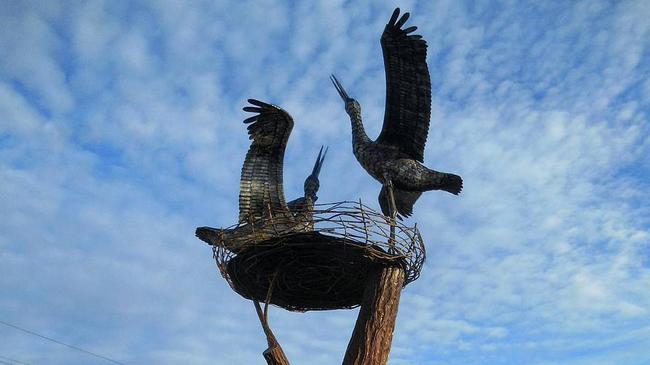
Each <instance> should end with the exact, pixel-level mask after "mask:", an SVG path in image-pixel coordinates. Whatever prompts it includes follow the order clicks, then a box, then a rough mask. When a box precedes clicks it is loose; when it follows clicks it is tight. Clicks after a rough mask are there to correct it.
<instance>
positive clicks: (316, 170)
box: [311, 146, 329, 177]
mask: <svg viewBox="0 0 650 365" xmlns="http://www.w3.org/2000/svg"><path fill="white" fill-rule="evenodd" d="M328 150H329V147H327V148H326V149H325V153H323V146H321V147H320V151H318V157H316V163H314V169H313V170H312V171H311V174H312V176H315V177H318V174H320V168H321V167H322V166H323V161H325V156H327V151H328ZM321 155H322V157H321Z"/></svg>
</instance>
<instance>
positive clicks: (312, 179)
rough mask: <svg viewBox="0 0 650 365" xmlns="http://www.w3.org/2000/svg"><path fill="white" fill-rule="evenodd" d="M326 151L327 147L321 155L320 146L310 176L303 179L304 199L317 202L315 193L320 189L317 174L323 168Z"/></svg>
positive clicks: (321, 149)
mask: <svg viewBox="0 0 650 365" xmlns="http://www.w3.org/2000/svg"><path fill="white" fill-rule="evenodd" d="M328 149H329V147H328V148H326V149H325V153H323V147H322V146H321V148H320V151H319V152H318V157H317V158H316V162H315V163H314V168H313V169H312V171H311V174H310V175H309V176H307V179H305V185H304V188H305V197H308V198H311V200H312V201H313V202H316V200H318V196H316V193H317V192H318V189H319V188H320V182H319V181H318V174H320V169H321V167H322V166H323V161H325V156H326V155H327V150H328Z"/></svg>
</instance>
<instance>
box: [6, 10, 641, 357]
mask: <svg viewBox="0 0 650 365" xmlns="http://www.w3.org/2000/svg"><path fill="white" fill-rule="evenodd" d="M397 6H399V7H400V8H401V9H403V10H404V11H410V12H411V14H412V17H411V19H410V20H409V21H408V23H407V24H409V25H417V26H418V31H417V33H418V34H421V35H422V36H423V37H424V39H426V40H427V42H428V46H429V48H428V58H427V60H428V65H429V70H430V73H431V79H432V90H433V92H432V94H433V98H432V99H433V100H432V113H431V128H430V131H429V136H428V143H427V147H426V152H425V163H426V165H427V166H429V167H430V168H434V169H437V170H440V171H448V172H454V173H457V174H460V175H461V176H462V177H463V179H464V190H463V192H462V194H461V195H460V196H458V197H456V196H453V195H451V194H447V193H444V192H429V193H426V194H424V195H423V196H422V198H421V199H420V200H419V201H418V202H417V204H416V205H415V213H414V215H413V217H412V218H411V219H409V220H407V224H409V225H412V224H414V223H416V222H417V223H418V227H420V229H421V233H422V236H423V238H424V241H425V243H426V247H427V262H426V264H425V266H424V268H423V271H422V276H421V277H420V279H419V280H418V281H416V282H413V283H412V284H410V285H409V286H407V287H406V288H405V290H404V292H403V295H402V298H401V303H400V311H399V315H398V318H397V327H396V330H395V336H394V341H393V347H392V352H391V357H390V359H389V364H394V365H409V364H413V365H415V364H418V365H420V364H422V365H442V364H445V365H455V364H463V365H472V364H495V365H500V364H521V363H526V364H530V365H547V364H566V365H583V364H590V365H600V364H603V365H604V364H617V365H647V364H649V363H650V352H649V351H648V349H649V348H650V290H648V288H650V197H649V195H648V193H647V192H648V191H649V190H650V157H648V156H650V138H649V136H650V126H649V125H648V123H647V119H648V116H650V77H648V75H650V22H648V21H647V19H649V18H650V2H648V1H643V0H639V1H597V0H588V1H545V2H537V1H514V0H513V1H480V0H477V1H457V0H436V1H421V2H418V1H400V2H390V1H372V2H363V1H345V2H344V1H338V0H332V1H329V0H328V1H321V2H318V1H313V2H292V1H288V2H287V1H219V0H217V1H128V2H127V1H120V0H118V1H100V0H97V1H87V2H86V1H59V2H55V1H15V0H4V1H1V2H0V211H1V212H2V214H1V218H0V321H3V322H6V323H10V324H12V325H15V326H19V327H21V328H25V329H28V330H30V331H34V332H36V333H39V334H41V335H44V336H48V337H51V338H54V339H56V340H58V341H61V342H64V343H67V344H71V345H74V346H77V347H80V348H83V349H86V350H89V351H92V352H95V353H97V354H101V355H103V356H106V357H109V358H111V359H114V360H116V361H119V362H121V363H124V364H130V365H131V364H162V365H165V364H178V363H184V364H197V365H200V364H264V363H265V362H264V360H263V358H262V356H261V352H262V351H263V350H264V349H266V341H265V338H264V336H263V334H262V330H261V327H260V325H259V322H258V320H257V318H256V316H255V312H254V308H253V305H252V303H250V302H249V301H246V300H244V299H243V298H241V297H239V296H238V295H237V294H235V293H234V292H233V291H232V290H231V289H230V288H229V287H228V285H227V283H226V282H225V280H223V278H221V276H220V275H219V273H218V271H217V269H216V266H215V263H214V261H213V259H212V252H211V249H210V248H209V246H207V245H206V244H204V243H203V242H201V241H199V240H198V239H196V238H195V237H194V229H195V227H197V226H204V225H208V226H213V227H222V226H230V225H232V224H234V223H236V220H237V214H238V213H237V196H238V189H239V172H240V169H241V164H242V162H243V160H244V156H245V153H246V151H247V149H248V146H249V141H248V136H247V134H246V130H245V128H244V125H243V124H242V123H241V121H242V120H243V119H245V118H246V113H244V112H243V111H241V108H242V107H243V106H245V105H246V99H248V98H257V99H260V100H263V101H268V102H272V103H274V104H277V105H279V106H281V107H282V108H284V109H285V110H287V111H288V112H289V113H290V114H291V115H292V116H293V118H294V120H295V126H294V129H293V132H292V135H291V138H290V139H289V144H288V147H287V151H286V155H285V171H284V180H285V183H284V186H285V193H286V196H287V199H288V200H291V199H294V198H296V197H299V196H301V195H302V184H303V181H304V179H305V177H306V176H307V175H308V174H309V172H310V171H311V167H312V166H313V162H314V160H315V158H316V155H317V153H318V150H319V148H320V146H321V145H327V146H329V153H328V155H327V160H326V161H325V164H324V166H323V169H322V172H321V189H320V191H319V202H335V201H340V200H357V199H362V201H364V202H365V203H366V204H368V205H370V206H373V207H375V208H378V203H377V194H378V192H379V189H380V185H379V183H377V182H376V181H374V180H373V179H372V178H371V177H370V176H368V175H367V174H366V173H365V171H364V170H363V169H362V168H361V166H360V165H359V164H358V162H357V161H356V160H355V159H354V157H353V155H352V153H351V152H352V148H351V135H350V122H349V119H348V117H347V115H346V114H345V111H344V105H343V103H342V102H341V99H340V97H339V96H338V95H337V93H336V91H335V89H334V87H333V86H332V85H331V83H330V81H329V79H328V77H329V75H330V73H334V74H335V75H336V76H337V77H338V78H339V80H340V81H341V83H342V84H343V85H344V86H345V88H346V90H347V91H348V93H349V94H350V95H351V96H352V97H354V98H356V99H357V100H358V101H359V102H360V104H361V106H362V115H363V117H364V121H365V125H366V130H367V132H368V134H369V135H370V137H371V138H375V137H376V136H377V135H378V133H379V131H380V129H381V121H382V120H383V108H384V98H385V87H384V85H385V81H384V80H385V79H384V69H383V60H382V56H381V48H380V44H379V38H380V35H381V32H382V31H383V27H384V25H385V23H386V22H387V21H388V19H389V18H390V15H391V13H392V11H393V9H394V8H395V7H397ZM356 314H357V310H339V311H329V312H308V313H291V312H287V311H285V310H283V309H280V308H276V307H273V308H271V311H270V323H271V326H272V328H273V329H274V331H275V333H276V336H277V337H278V339H279V341H280V343H281V344H282V346H283V348H284V350H285V352H286V353H287V356H288V357H289V359H290V360H291V362H292V363H295V364H315V365H321V364H322V365H325V364H333V363H340V361H341V360H342V358H343V355H344V352H345V348H346V345H347V342H348V339H349V336H350V333H351V331H352V328H353V326H354V321H355V318H356ZM0 339H1V340H0V356H1V357H0V359H3V361H4V362H5V363H10V364H16V363H18V362H16V361H13V360H7V359H14V360H17V361H20V362H23V363H29V364H33V365H48V364H72V365H76V364H107V363H109V362H107V361H105V360H102V359H99V358H96V357H92V356H90V355H88V354H86V353H82V352H79V351H75V350H73V349H70V348H67V347H65V346H61V345H58V344H55V343H52V342H48V341H45V340H44V339H42V338H39V337H36V336H33V335H29V334H27V333H25V332H21V331H18V330H16V329H15V328H12V327H9V326H6V325H0Z"/></svg>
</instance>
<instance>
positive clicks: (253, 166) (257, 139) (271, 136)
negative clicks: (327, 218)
mask: <svg viewBox="0 0 650 365" xmlns="http://www.w3.org/2000/svg"><path fill="white" fill-rule="evenodd" d="M248 102H249V103H250V104H252V105H253V106H246V107H244V111H247V112H252V113H256V115H254V116H252V117H250V118H247V119H246V120H244V123H245V124H248V134H249V138H250V139H251V140H252V143H251V146H250V148H249V149H248V153H247V154H246V159H245V161H244V166H243V167H242V171H241V179H240V184H239V225H238V226H237V227H235V228H232V229H217V228H211V227H199V228H197V229H196V236H197V237H198V238H199V239H201V240H203V241H205V242H207V243H209V244H211V245H217V244H220V243H223V244H225V245H226V248H228V249H229V250H231V251H233V252H238V251H240V250H241V249H243V248H244V247H243V246H244V245H243V243H245V242H250V241H251V240H253V241H261V240H265V239H269V238H272V237H275V236H277V235H278V234H289V233H294V232H305V231H310V230H312V229H313V219H312V210H313V206H314V201H315V200H316V199H317V196H316V192H317V191H318V173H319V172H320V168H321V166H322V163H323V161H322V159H321V155H320V153H319V157H318V160H317V161H316V165H315V166H314V171H312V174H311V175H310V176H309V177H308V178H307V181H309V190H307V188H308V186H307V185H308V184H307V181H306V182H305V196H304V197H302V198H299V199H296V200H294V201H293V202H291V203H290V205H287V203H286V201H285V198H284V189H283V183H282V174H283V161H284V152H285V149H286V146H287V141H288V140H289V135H290V134H291V129H292V128H293V119H292V118H291V116H290V115H289V113H287V112H286V111H284V110H283V109H281V108H279V107H277V106H275V105H272V104H268V103H265V102H262V101H259V100H255V99H248ZM321 151H322V149H321ZM322 158H323V159H324V158H325V156H322ZM314 173H315V174H314ZM310 178H311V179H310ZM314 179H315V186H314ZM269 223H272V224H271V225H269Z"/></svg>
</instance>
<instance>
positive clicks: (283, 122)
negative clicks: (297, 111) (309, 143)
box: [239, 99, 293, 223]
mask: <svg viewBox="0 0 650 365" xmlns="http://www.w3.org/2000/svg"><path fill="white" fill-rule="evenodd" d="M248 102H249V103H251V104H252V105H254V106H247V107H245V108H244V111H247V112H253V113H256V115H254V116H252V117H250V118H248V119H246V120H244V123H246V124H248V134H249V138H250V139H251V140H252V143H251V146H250V148H249V149H248V153H247V154H246V160H245V161H244V167H242V170H241V180H240V184H239V222H240V223H243V222H248V220H249V219H257V218H262V217H268V209H269V206H270V208H271V209H272V210H273V211H277V210H287V204H286V202H285V200H284V190H283V185H282V165H283V161H284V151H285V149H286V146H287V140H288V139H289V135H290V134H291V129H292V128H293V119H291V116H290V115H289V113H287V112H285V111H284V110H282V109H281V108H279V107H277V106H275V105H271V104H267V103H264V102H261V101H259V100H255V99H248Z"/></svg>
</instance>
